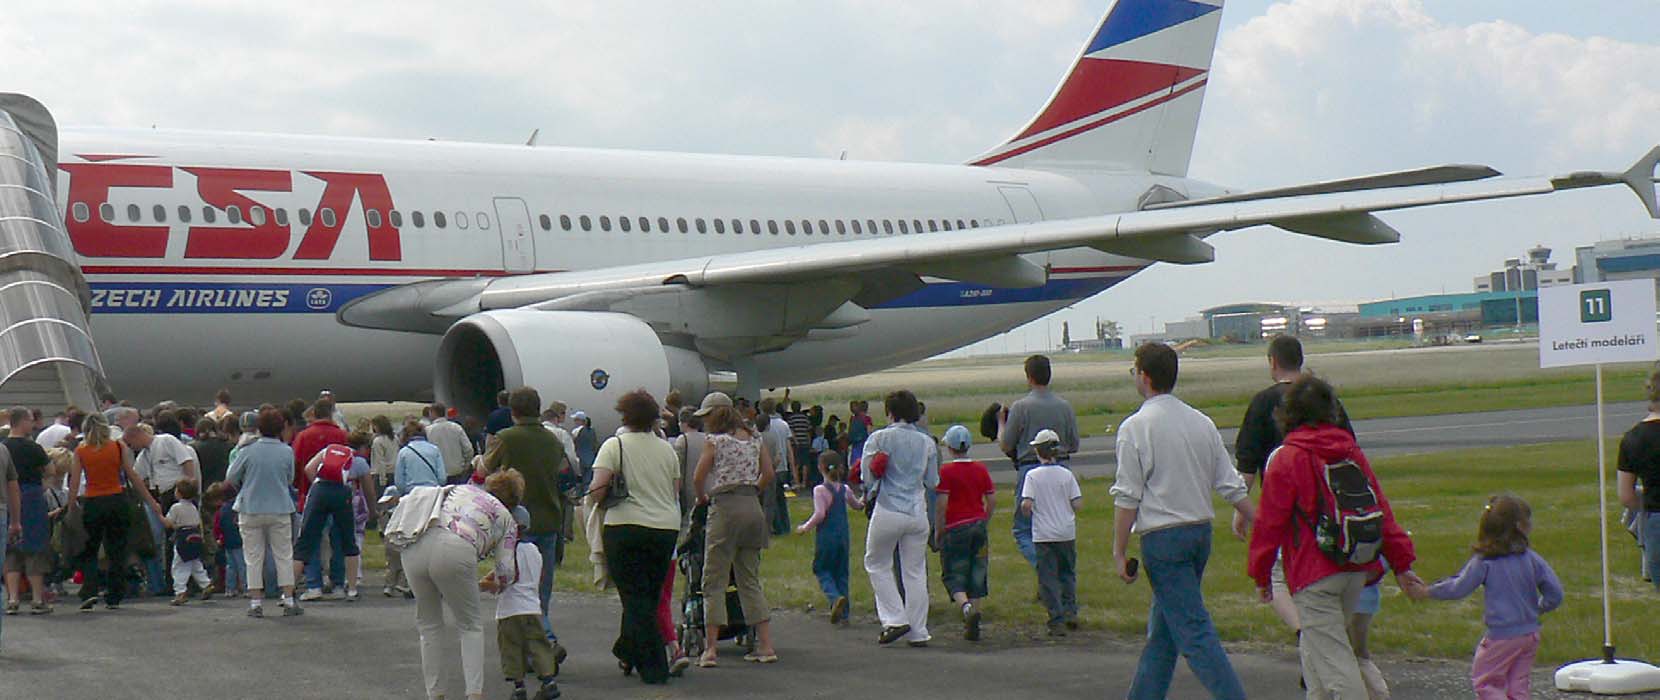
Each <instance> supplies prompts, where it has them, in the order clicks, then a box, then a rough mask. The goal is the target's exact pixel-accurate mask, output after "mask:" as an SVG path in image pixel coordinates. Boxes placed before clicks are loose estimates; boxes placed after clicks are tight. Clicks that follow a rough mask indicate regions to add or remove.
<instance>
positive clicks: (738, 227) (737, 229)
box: [732, 219, 744, 234]
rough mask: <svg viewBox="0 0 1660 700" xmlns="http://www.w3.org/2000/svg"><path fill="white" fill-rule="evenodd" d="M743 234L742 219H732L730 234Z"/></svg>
mask: <svg viewBox="0 0 1660 700" xmlns="http://www.w3.org/2000/svg"><path fill="white" fill-rule="evenodd" d="M743 232H744V222H743V220H742V219H733V220H732V233H734V234H737V233H743Z"/></svg>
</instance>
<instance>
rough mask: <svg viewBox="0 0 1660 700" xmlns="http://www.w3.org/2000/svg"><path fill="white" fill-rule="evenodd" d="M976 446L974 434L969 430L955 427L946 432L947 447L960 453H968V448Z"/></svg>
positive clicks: (958, 426)
mask: <svg viewBox="0 0 1660 700" xmlns="http://www.w3.org/2000/svg"><path fill="white" fill-rule="evenodd" d="M972 444H974V434H973V433H970V432H968V428H965V427H963V426H960V425H953V426H951V428H950V429H949V430H946V431H945V446H946V447H949V448H951V449H953V450H957V451H958V452H967V451H968V446H969V445H972Z"/></svg>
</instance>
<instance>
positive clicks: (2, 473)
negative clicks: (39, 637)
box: [0, 450, 23, 595]
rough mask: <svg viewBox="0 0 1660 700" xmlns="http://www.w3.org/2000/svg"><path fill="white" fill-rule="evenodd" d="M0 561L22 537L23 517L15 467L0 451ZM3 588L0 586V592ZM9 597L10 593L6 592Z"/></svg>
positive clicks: (7, 456) (10, 459)
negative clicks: (14, 541) (7, 548)
mask: <svg viewBox="0 0 1660 700" xmlns="http://www.w3.org/2000/svg"><path fill="white" fill-rule="evenodd" d="M0 462H5V464H0V497H3V498H0V561H5V559H6V546H7V545H9V544H11V543H12V541H13V540H16V539H17V538H18V537H21V536H22V535H23V517H22V512H23V511H21V510H19V508H20V507H21V502H22V500H23V498H22V495H21V492H19V491H18V488H17V465H15V464H13V463H12V458H11V455H10V454H9V453H7V452H6V451H5V450H0ZM4 590H5V586H4V585H0V591H4ZM6 593H7V594H8V595H9V594H10V593H11V591H6Z"/></svg>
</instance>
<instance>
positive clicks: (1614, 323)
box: [1539, 279, 1660, 367]
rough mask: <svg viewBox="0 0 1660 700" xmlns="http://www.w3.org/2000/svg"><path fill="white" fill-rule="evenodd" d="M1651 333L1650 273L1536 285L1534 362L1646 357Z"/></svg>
mask: <svg viewBox="0 0 1660 700" xmlns="http://www.w3.org/2000/svg"><path fill="white" fill-rule="evenodd" d="M1656 335H1657V334H1656V332H1655V303H1654V280H1653V279H1640V280H1620V281H1617V282H1599V283H1595V284H1572V285H1564V286H1560V287H1546V288H1544V289H1540V290H1539V366H1540V367H1568V366H1572V365H1601V364H1611V363H1615V362H1652V361H1654V360H1655V359H1656V358H1660V338H1656Z"/></svg>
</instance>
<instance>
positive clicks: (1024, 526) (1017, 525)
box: [1014, 464, 1037, 570]
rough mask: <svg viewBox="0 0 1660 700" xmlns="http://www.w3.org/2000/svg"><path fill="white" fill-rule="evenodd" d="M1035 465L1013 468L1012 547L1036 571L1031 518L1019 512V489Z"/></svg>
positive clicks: (1035, 547) (1024, 483) (1035, 550)
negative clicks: (1016, 549)
mask: <svg viewBox="0 0 1660 700" xmlns="http://www.w3.org/2000/svg"><path fill="white" fill-rule="evenodd" d="M1035 466H1037V465H1036V464H1022V465H1020V466H1017V467H1015V472H1016V474H1015V478H1014V497H1015V506H1016V507H1015V509H1014V546H1015V547H1016V548H1018V549H1019V550H1020V556H1023V557H1025V558H1026V563H1027V564H1030V565H1032V569H1033V570H1036V569H1037V545H1034V544H1032V516H1030V515H1026V514H1024V513H1022V512H1020V508H1019V505H1020V489H1021V488H1022V487H1023V486H1025V485H1026V472H1029V471H1031V470H1032V467H1035Z"/></svg>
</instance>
